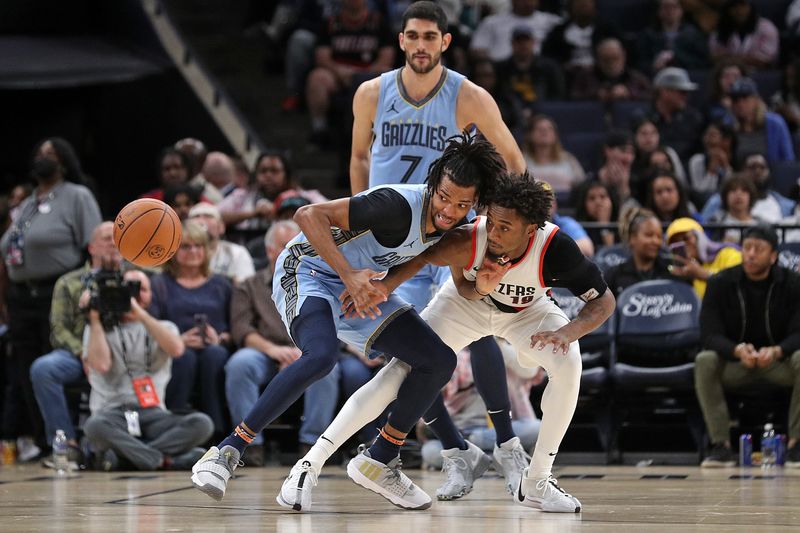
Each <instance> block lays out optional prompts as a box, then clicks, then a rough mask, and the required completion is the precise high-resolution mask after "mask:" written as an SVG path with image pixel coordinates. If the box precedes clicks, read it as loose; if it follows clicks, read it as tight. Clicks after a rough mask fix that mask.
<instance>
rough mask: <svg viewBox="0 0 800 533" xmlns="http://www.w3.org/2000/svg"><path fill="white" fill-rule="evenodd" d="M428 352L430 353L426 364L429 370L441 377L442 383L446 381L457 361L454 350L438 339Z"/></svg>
mask: <svg viewBox="0 0 800 533" xmlns="http://www.w3.org/2000/svg"><path fill="white" fill-rule="evenodd" d="M428 353H429V354H430V358H429V364H428V366H429V369H430V372H431V373H433V374H436V375H437V376H439V377H440V378H441V379H443V383H447V381H449V380H450V377H451V376H452V375H453V372H454V371H455V369H456V363H457V362H458V359H457V358H456V354H455V352H454V351H453V350H452V349H450V347H448V346H447V345H446V344H445V343H443V342H441V341H439V342H438V343H436V344H435V345H434V346H433V347H432V348H431V350H430V352H428Z"/></svg>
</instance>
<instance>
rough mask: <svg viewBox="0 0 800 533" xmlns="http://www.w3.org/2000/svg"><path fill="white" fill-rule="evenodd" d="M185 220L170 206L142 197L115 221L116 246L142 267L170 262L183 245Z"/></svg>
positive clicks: (120, 213)
mask: <svg viewBox="0 0 800 533" xmlns="http://www.w3.org/2000/svg"><path fill="white" fill-rule="evenodd" d="M181 233H182V231H181V221H180V219H179V218H178V215H176V214H175V211H173V210H172V208H171V207H170V206H168V205H167V204H165V203H164V202H162V201H161V200H156V199H154V198H140V199H138V200H134V201H133V202H131V203H129V204H128V205H126V206H125V207H123V208H122V211H120V212H119V214H118V215H117V218H116V219H115V220H114V243H115V244H116V245H117V248H119V252H120V253H121V254H122V257H124V258H125V259H127V260H128V261H130V262H131V263H133V264H135V265H138V266H140V267H154V266H158V265H161V264H163V263H166V262H167V261H168V260H169V258H170V257H172V256H173V255H174V254H175V252H176V251H177V250H178V247H179V246H180V244H181Z"/></svg>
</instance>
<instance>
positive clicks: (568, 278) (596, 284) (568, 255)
mask: <svg viewBox="0 0 800 533" xmlns="http://www.w3.org/2000/svg"><path fill="white" fill-rule="evenodd" d="M543 263H544V264H543V265H542V277H543V278H544V282H545V284H548V285H550V286H551V287H564V288H566V289H569V290H570V292H572V294H574V295H575V296H577V297H578V298H580V299H582V300H584V301H589V300H593V299H594V298H597V297H598V296H601V295H603V294H604V293H605V292H606V289H607V288H608V285H606V281H605V280H604V279H603V274H602V272H600V269H599V268H598V267H597V265H595V264H594V263H592V262H591V261H589V260H588V259H587V258H586V256H584V255H583V254H582V253H581V251H580V249H579V248H578V245H577V244H575V241H573V240H572V238H571V237H569V236H568V235H567V234H565V233H562V232H561V231H559V232H558V233H556V234H555V235H554V236H553V240H552V241H550V245H549V246H548V247H547V250H546V251H545V254H544V261H543Z"/></svg>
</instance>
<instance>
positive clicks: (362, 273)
mask: <svg viewBox="0 0 800 533" xmlns="http://www.w3.org/2000/svg"><path fill="white" fill-rule="evenodd" d="M381 275H382V272H375V271H374V270H370V269H368V268H364V269H361V270H353V271H352V272H350V273H349V274H348V275H347V276H342V282H343V283H344V286H345V289H346V290H345V291H343V292H342V294H340V295H339V301H340V302H343V303H344V298H345V293H348V294H349V295H350V297H351V298H352V300H353V307H355V313H356V314H357V315H358V316H359V317H361V318H367V317H370V318H371V319H375V318H377V317H379V316H380V315H381V310H380V309H379V308H378V304H379V303H381V302H385V301H386V299H387V298H388V294H386V293H385V292H384V291H382V290H381V289H379V288H378V287H377V286H376V285H375V284H373V283H372V282H373V280H374V278H378V277H380V276H381Z"/></svg>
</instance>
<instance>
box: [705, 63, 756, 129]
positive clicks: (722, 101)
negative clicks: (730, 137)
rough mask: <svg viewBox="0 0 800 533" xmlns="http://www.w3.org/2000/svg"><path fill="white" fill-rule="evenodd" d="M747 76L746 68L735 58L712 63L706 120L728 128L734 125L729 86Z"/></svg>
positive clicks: (734, 119)
mask: <svg viewBox="0 0 800 533" xmlns="http://www.w3.org/2000/svg"><path fill="white" fill-rule="evenodd" d="M747 75H748V72H747V67H745V66H744V65H743V64H742V63H741V62H740V61H739V60H738V59H736V58H723V59H720V60H718V61H716V62H715V63H714V69H713V70H712V71H711V76H710V83H709V85H708V88H709V100H708V106H707V109H706V117H707V118H708V120H710V121H712V122H720V123H723V124H727V125H730V126H733V125H734V124H735V123H736V118H735V117H734V116H733V101H732V100H731V86H733V84H734V82H736V81H737V80H740V79H742V78H744V77H746V76H747Z"/></svg>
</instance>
